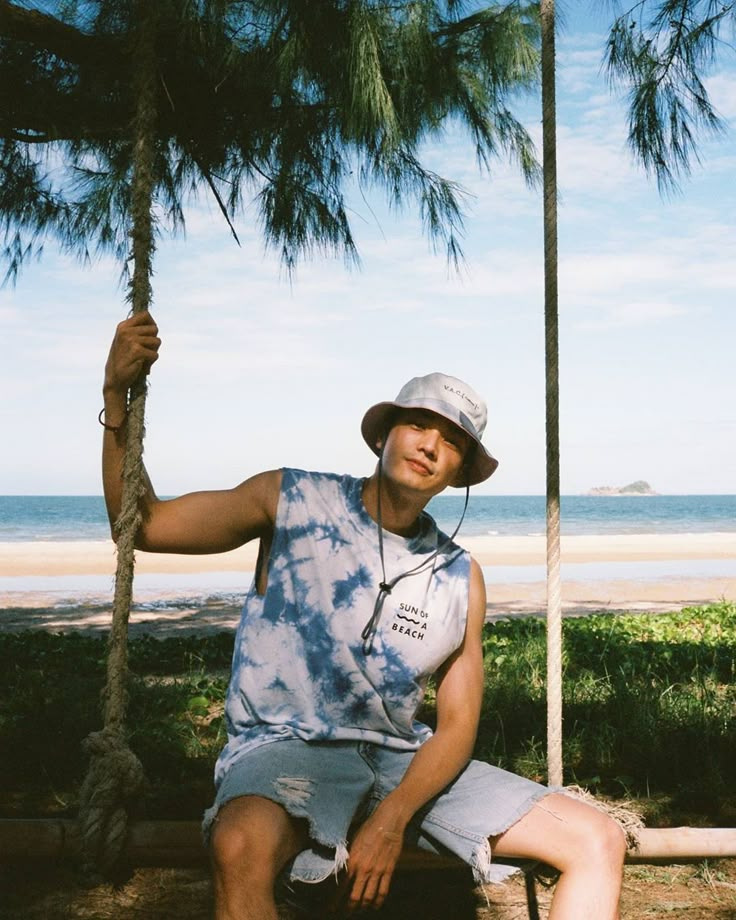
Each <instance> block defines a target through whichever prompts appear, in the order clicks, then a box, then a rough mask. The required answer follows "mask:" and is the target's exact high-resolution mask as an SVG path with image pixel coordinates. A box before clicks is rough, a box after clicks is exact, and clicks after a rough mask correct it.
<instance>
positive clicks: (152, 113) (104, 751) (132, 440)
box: [78, 0, 157, 882]
mask: <svg viewBox="0 0 736 920" xmlns="http://www.w3.org/2000/svg"><path fill="white" fill-rule="evenodd" d="M156 7H157V4H155V3H154V4H150V3H147V2H146V0H139V2H138V9H137V17H136V18H137V22H138V28H137V29H136V32H135V35H134V40H133V43H132V47H131V61H133V62H134V65H135V66H134V67H133V80H134V86H135V89H136V98H137V110H136V113H135V116H134V119H133V123H132V137H133V142H134V151H133V176H132V184H131V217H132V230H131V242H132V247H131V248H132V260H133V275H132V278H131V281H130V283H129V286H128V295H127V300H128V302H129V303H130V304H131V312H132V313H133V314H136V313H140V312H141V311H143V310H146V309H148V308H149V306H150V304H151V300H152V290H151V274H152V258H153V252H154V248H155V243H154V234H153V215H152V203H153V189H154V157H155V137H156V22H155V11H156ZM146 392H147V381H146V375H145V373H143V374H141V376H140V377H139V378H138V380H137V381H136V382H135V383H134V385H133V386H132V387H131V389H130V393H129V398H128V414H127V421H126V425H127V442H126V450H125V456H124V460H123V469H122V481H123V488H122V507H121V511H120V515H119V517H118V519H117V520H116V522H115V524H114V534H115V538H116V542H117V568H116V573H115V596H114V601H113V611H112V624H111V629H110V636H109V640H108V651H107V682H106V685H105V689H104V691H103V704H104V728H103V729H102V730H101V731H98V732H93V733H92V734H90V735H89V736H88V737H87V738H86V739H85V741H84V742H83V745H84V748H85V750H86V751H87V753H88V754H89V756H90V766H89V770H88V773H87V776H86V778H85V780H84V782H83V784H82V788H81V791H80V807H79V817H78V822H79V827H80V835H81V838H82V853H83V857H82V871H83V874H84V875H85V877H86V878H87V879H88V880H89V881H90V882H95V881H99V880H100V877H101V876H102V877H109V876H110V875H111V874H112V872H113V871H114V868H115V866H116V865H117V864H118V863H119V861H120V858H121V856H122V854H123V851H124V848H125V842H126V835H127V826H128V814H129V812H130V809H131V807H132V805H133V803H134V802H135V801H136V800H137V799H138V798H139V797H140V795H141V793H142V790H143V784H144V775H143V767H142V765H141V762H140V761H139V759H138V758H137V757H136V755H135V754H134V753H133V752H132V751H131V750H130V748H129V747H128V743H127V739H126V732H125V717H126V711H127V706H128V689H127V684H128V620H129V617H130V607H131V601H132V594H133V574H134V566H135V539H136V534H137V532H138V529H139V527H140V524H141V521H142V513H141V498H142V496H143V494H144V492H145V482H144V475H143V438H144V435H145V424H144V419H145V404H146Z"/></svg>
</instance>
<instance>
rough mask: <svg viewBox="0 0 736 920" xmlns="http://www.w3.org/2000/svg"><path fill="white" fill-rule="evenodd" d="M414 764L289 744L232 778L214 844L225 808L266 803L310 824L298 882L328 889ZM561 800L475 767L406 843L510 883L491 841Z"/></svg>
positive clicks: (432, 805) (385, 753)
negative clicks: (542, 802) (352, 845)
mask: <svg viewBox="0 0 736 920" xmlns="http://www.w3.org/2000/svg"><path fill="white" fill-rule="evenodd" d="M413 756H414V752H413V751H395V750H391V749H389V748H385V747H381V746H378V745H375V744H371V743H368V742H355V741H302V740H299V739H289V740H279V741H273V742H269V743H266V744H261V745H259V746H258V747H256V748H253V749H251V750H249V751H247V752H246V753H245V754H243V755H242V756H241V757H240V758H238V760H236V761H235V763H233V764H232V766H231V767H230V768H229V770H228V772H227V773H226V774H225V777H224V778H223V780H222V783H221V784H220V787H219V789H218V790H217V795H216V798H215V803H214V805H213V806H212V808H210V809H208V810H207V812H206V813H205V816H204V821H203V826H202V830H203V833H204V837H205V841H208V840H209V834H210V831H211V828H212V823H213V822H214V821H215V820H216V818H217V812H218V810H219V809H220V808H221V807H222V806H223V805H225V804H226V803H227V802H229V801H230V800H231V799H235V798H238V797H240V796H244V795H257V796H262V797H263V798H267V799H270V800H271V801H274V802H277V803H278V804H280V805H281V806H283V808H285V809H286V811H287V812H288V813H289V814H290V815H293V816H294V817H296V818H305V819H306V820H307V822H308V825H309V834H310V838H311V846H310V849H307V850H303V851H302V852H301V853H299V854H298V855H297V856H296V858H295V859H294V860H293V861H292V863H291V865H290V867H289V870H288V874H289V878H290V880H291V881H295V882H306V883H312V882H321V881H323V880H324V879H326V878H327V877H328V876H329V875H330V874H331V873H337V872H338V871H339V870H340V869H341V868H343V867H344V865H345V863H346V861H347V854H348V837H349V831H350V828H351V826H354V825H356V824H359V823H360V821H361V820H364V819H365V818H366V817H367V816H368V815H370V814H371V812H372V811H373V810H374V809H375V808H376V806H377V805H378V804H379V803H380V802H381V801H382V800H383V799H384V798H385V797H386V796H387V795H388V794H389V792H391V791H392V790H393V789H395V788H396V786H397V785H398V784H399V783H400V782H401V780H402V778H403V776H404V773H405V772H406V770H407V768H408V766H409V764H410V763H411V759H412V757H413ZM553 791H556V790H552V789H550V788H548V787H547V786H542V785H540V784H539V783H535V782H533V781H532V780H529V779H525V778H524V777H522V776H517V775H516V774H514V773H509V772H507V771H506V770H501V769H499V768H498V767H494V766H491V765H490V764H487V763H483V762H481V761H477V760H472V761H470V763H469V764H468V765H467V767H466V768H465V769H464V770H463V771H462V772H461V773H460V774H459V776H458V777H457V778H456V779H455V780H454V781H453V782H452V783H450V784H449V785H448V786H447V787H446V788H445V789H444V790H443V791H442V792H441V793H440V794H439V795H437V796H436V797H435V798H433V799H431V800H430V801H429V802H428V803H427V804H426V805H425V806H424V807H423V808H422V809H421V810H420V811H419V812H417V814H416V815H415V816H414V819H413V820H412V822H411V824H410V826H409V827H408V828H407V832H406V836H405V840H406V843H407V845H410V846H416V847H419V848H421V849H426V850H430V851H432V852H435V853H444V854H448V853H449V854H454V855H456V856H458V857H459V858H460V859H462V860H463V861H464V862H466V863H467V864H468V865H469V866H470V867H471V868H472V870H473V875H474V877H475V879H476V881H477V882H478V883H486V882H500V881H503V879H504V878H507V877H508V876H509V875H511V874H512V873H513V872H515V871H516V869H515V867H514V866H513V864H511V865H510V864H508V863H495V862H493V861H492V853H491V846H490V842H489V839H488V838H489V837H494V836H496V835H498V834H501V833H503V832H504V831H506V830H508V828H509V827H511V825H512V824H514V823H515V822H516V821H518V820H519V819H520V818H522V817H523V816H524V815H525V814H526V813H527V812H528V811H529V810H530V808H531V807H532V806H533V805H534V803H535V802H537V801H538V800H539V799H541V798H542V797H543V796H545V795H548V794H549V793H550V792H553Z"/></svg>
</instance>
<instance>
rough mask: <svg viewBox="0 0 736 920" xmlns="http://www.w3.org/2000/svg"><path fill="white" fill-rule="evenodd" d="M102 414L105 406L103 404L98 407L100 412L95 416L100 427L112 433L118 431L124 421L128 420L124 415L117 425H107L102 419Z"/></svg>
mask: <svg viewBox="0 0 736 920" xmlns="http://www.w3.org/2000/svg"><path fill="white" fill-rule="evenodd" d="M104 414H105V407H104V406H103V407H102V408H101V409H100V414H99V415H98V416H97V421H98V422H99V423H100V425H102V427H103V428H104V429H105V431H112V432H113V434H117V432H118V431H120V429H121V428H122V427H123V425H124V424H125V423H126V421H127V420H128V419H127V416H126V417H125V418H124V419H123V420H122V422H121V423H120V424H119V425H108V424H107V422H104V421H103V420H102V416H103V415H104Z"/></svg>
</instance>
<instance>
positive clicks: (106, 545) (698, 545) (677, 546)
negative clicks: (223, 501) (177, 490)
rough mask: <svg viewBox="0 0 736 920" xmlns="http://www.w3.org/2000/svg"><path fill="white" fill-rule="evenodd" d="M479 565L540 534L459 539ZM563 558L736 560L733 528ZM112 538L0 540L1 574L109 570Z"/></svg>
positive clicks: (148, 565)
mask: <svg viewBox="0 0 736 920" xmlns="http://www.w3.org/2000/svg"><path fill="white" fill-rule="evenodd" d="M460 543H461V545H463V546H464V547H465V548H466V549H467V550H468V551H469V552H470V553H471V554H472V555H473V557H474V558H475V559H476V560H477V562H478V563H479V564H480V565H481V566H528V565H544V564H545V558H546V541H545V538H544V536H524V537H517V536H496V535H489V536H481V537H479V536H473V537H465V538H461V539H460ZM257 556H258V543H257V542H255V541H254V542H253V543H250V544H247V545H246V546H241V547H239V548H238V549H235V550H231V551H230V552H227V553H217V554H212V555H201V556H192V555H175V554H169V553H144V552H138V553H137V554H136V570H137V571H138V572H141V573H151V574H152V573H160V574H166V573H170V574H173V573H187V574H191V573H196V572H253V571H254V569H255V565H256V559H257ZM561 559H562V562H563V563H588V562H591V563H604V562H662V561H669V560H672V561H677V560H699V559H733V560H736V533H692V534H669V533H667V534H610V535H609V534H591V535H579V534H576V535H571V536H563V537H562V538H561ZM114 573H115V544H114V543H113V542H112V540H100V541H91V540H83V541H68V542H67V541H64V542H61V541H60V542H42V541H38V542H33V543H30V542H29V543H21V542H18V543H13V542H0V578H3V577H18V576H39V575H43V576H56V575H110V576H112V575H114Z"/></svg>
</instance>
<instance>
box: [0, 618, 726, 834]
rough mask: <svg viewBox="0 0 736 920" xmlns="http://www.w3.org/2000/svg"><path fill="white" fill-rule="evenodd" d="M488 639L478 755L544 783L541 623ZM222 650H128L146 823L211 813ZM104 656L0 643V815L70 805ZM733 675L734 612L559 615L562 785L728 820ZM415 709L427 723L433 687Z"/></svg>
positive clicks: (143, 646) (23, 636) (22, 636)
mask: <svg viewBox="0 0 736 920" xmlns="http://www.w3.org/2000/svg"><path fill="white" fill-rule="evenodd" d="M484 646H485V657H486V693H485V700H484V707H483V713H482V717H481V725H480V731H479V735H478V743H477V748H476V756H478V757H482V758H486V759H488V760H490V761H492V762H494V763H497V764H499V765H500V766H503V767H505V768H507V769H511V770H514V771H516V772H519V773H522V774H524V775H527V776H531V777H533V778H536V779H540V780H544V779H545V769H546V767H545V755H544V747H545V743H544V739H545V737H546V727H545V722H546V702H545V660H546V652H545V635H544V623H543V622H542V621H539V620H535V619H524V620H514V621H505V622H501V623H497V624H494V625H492V626H487V627H486V630H485V634H484ZM231 653H232V633H222V634H218V635H215V636H212V637H207V638H185V639H182V638H179V639H165V640H160V639H153V638H151V637H145V638H141V639H136V640H133V641H132V642H131V643H130V669H131V687H130V692H131V696H130V706H129V715H128V725H129V727H130V744H131V747H132V748H133V750H134V751H135V752H136V753H137V754H138V756H139V757H140V758H141V760H142V762H143V765H144V769H145V771H146V776H147V781H148V789H147V792H146V795H145V797H144V801H143V802H142V803H141V814H142V815H145V816H147V817H159V818H164V817H166V818H196V817H199V816H200V815H201V813H202V811H203V810H204V808H206V807H207V806H208V805H209V804H210V799H211V796H212V766H213V764H214V760H215V758H216V756H217V753H218V752H219V750H220V748H221V747H222V744H223V743H224V728H223V720H222V710H223V701H224V695H225V690H226V687H227V680H228V676H229V667H230V656H231ZM105 655H106V646H105V643H103V642H101V641H100V640H99V639H95V638H88V637H83V636H79V635H53V634H49V633H43V632H27V633H19V634H12V635H8V634H5V635H0V750H2V751H3V757H2V758H0V789H2V790H3V792H2V793H0V816H5V817H9V816H18V815H29V816H33V815H41V814H50V813H59V812H62V813H64V812H73V811H74V810H75V808H76V795H77V790H78V788H79V784H80V783H81V779H82V777H83V775H84V772H85V769H86V761H85V757H84V755H83V753H82V749H81V742H82V740H83V738H84V737H85V736H86V735H87V734H88V733H89V732H90V731H94V730H96V729H97V728H99V727H100V705H99V700H100V691H101V688H102V686H103V684H104V680H105ZM735 677H736V605H734V604H729V603H722V604H717V605H713V606H709V607H701V608H690V609H686V610H684V611H682V612H681V613H679V614H672V615H631V616H613V615H601V616H590V617H583V618H580V619H569V620H566V621H565V624H564V673H563V696H564V701H565V706H564V714H565V723H564V730H563V735H564V739H565V741H564V762H565V769H566V781H568V782H578V783H580V784H581V785H585V786H587V787H588V788H591V789H592V790H593V791H597V792H601V793H605V794H609V795H613V796H616V797H622V796H624V795H626V796H635V797H642V798H647V799H648V800H649V802H650V813H655V812H656V810H657V808H658V809H659V810H660V812H661V814H659V815H656V813H655V814H654V816H655V819H656V820H655V822H653V823H656V822H657V821H661V822H662V823H666V822H667V821H668V820H670V818H671V817H672V812H673V810H674V811H675V812H676V811H678V809H679V810H680V811H683V810H684V811H686V812H687V813H688V814H689V815H691V814H692V813H693V812H697V813H698V814H700V815H701V816H702V818H703V821H717V822H720V823H728V822H729V814H731V817H733V814H732V812H729V813H727V814H725V817H724V811H723V809H724V808H731V809H732V810H733V807H734V802H733V800H732V798H731V799H729V796H731V797H733V791H732V790H730V789H729V785H728V781H727V778H728V777H729V776H731V775H732V773H731V771H732V769H733V764H734V762H736V680H735V679H734V678H735ZM425 715H426V717H427V718H428V720H430V721H431V719H432V715H433V713H432V705H431V694H430V695H429V697H428V705H427V711H426V713H425ZM657 803H659V804H657ZM662 803H664V804H662ZM731 823H733V821H732V820H731Z"/></svg>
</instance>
